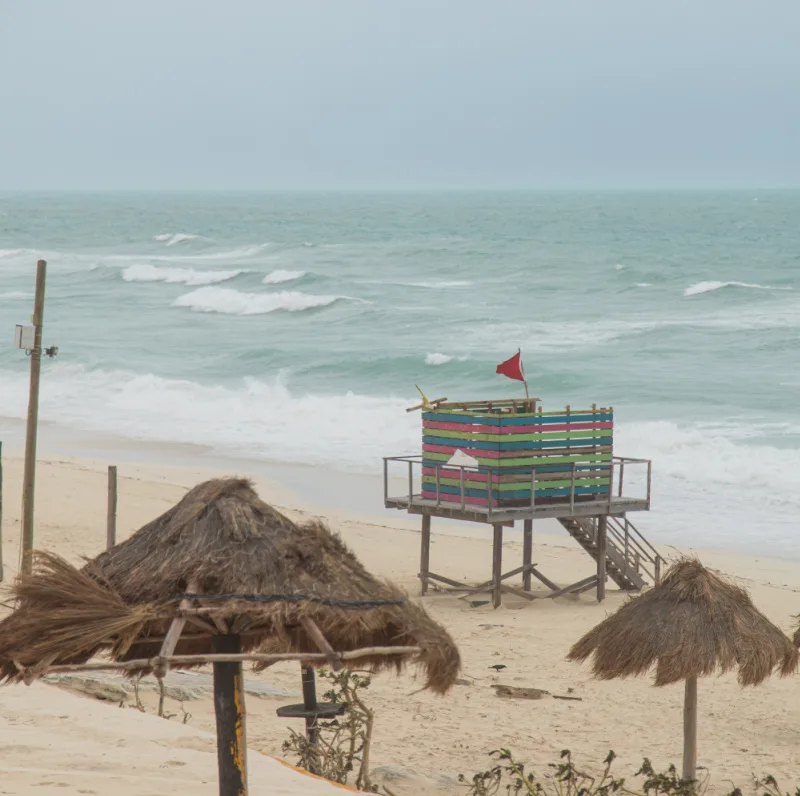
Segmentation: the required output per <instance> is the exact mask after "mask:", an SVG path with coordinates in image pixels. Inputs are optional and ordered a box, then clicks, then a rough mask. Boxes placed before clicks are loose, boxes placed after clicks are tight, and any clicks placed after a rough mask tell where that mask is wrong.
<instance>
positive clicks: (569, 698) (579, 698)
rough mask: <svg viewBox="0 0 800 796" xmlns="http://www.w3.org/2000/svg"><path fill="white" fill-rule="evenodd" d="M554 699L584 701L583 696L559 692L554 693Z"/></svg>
mask: <svg viewBox="0 0 800 796" xmlns="http://www.w3.org/2000/svg"><path fill="white" fill-rule="evenodd" d="M553 699H567V700H569V701H570V702H583V697H573V696H561V695H559V694H553Z"/></svg>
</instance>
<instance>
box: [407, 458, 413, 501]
mask: <svg viewBox="0 0 800 796" xmlns="http://www.w3.org/2000/svg"><path fill="white" fill-rule="evenodd" d="M413 468H414V464H413V462H412V461H411V459H409V460H408V507H409V508H411V504H412V502H413V500H414V469H413Z"/></svg>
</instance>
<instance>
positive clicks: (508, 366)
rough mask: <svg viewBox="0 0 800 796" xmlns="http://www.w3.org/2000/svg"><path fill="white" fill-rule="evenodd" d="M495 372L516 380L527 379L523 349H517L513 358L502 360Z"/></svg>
mask: <svg viewBox="0 0 800 796" xmlns="http://www.w3.org/2000/svg"><path fill="white" fill-rule="evenodd" d="M495 372H496V373H500V374H501V375H503V376H508V378H509V379H514V380H515V381H525V373H524V372H523V370H522V351H517V353H516V354H514V356H513V357H511V359H507V360H506V361H505V362H501V363H500V364H499V365H498V366H497V370H496V371H495Z"/></svg>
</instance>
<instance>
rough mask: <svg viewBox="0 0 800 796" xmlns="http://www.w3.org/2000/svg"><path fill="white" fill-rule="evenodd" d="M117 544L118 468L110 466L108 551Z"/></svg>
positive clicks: (107, 515) (107, 525)
mask: <svg viewBox="0 0 800 796" xmlns="http://www.w3.org/2000/svg"><path fill="white" fill-rule="evenodd" d="M116 543H117V466H116V465H115V464H110V465H109V466H108V512H107V514H106V550H110V549H111V548H112V547H113V546H114V545H115V544H116Z"/></svg>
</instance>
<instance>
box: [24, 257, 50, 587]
mask: <svg viewBox="0 0 800 796" xmlns="http://www.w3.org/2000/svg"><path fill="white" fill-rule="evenodd" d="M46 274H47V263H46V262H45V261H44V260H39V262H38V263H37V264H36V296H35V298H34V300H33V318H32V321H33V325H34V327H35V329H34V338H33V351H31V383H30V390H29V393H28V425H27V429H26V433H25V469H24V471H23V476H22V522H21V526H22V572H23V573H24V574H26V575H30V574H31V572H32V570H33V505H34V490H35V486H36V433H37V426H38V424H39V373H40V371H41V366H42V324H43V322H44V286H45V279H46Z"/></svg>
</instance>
